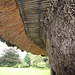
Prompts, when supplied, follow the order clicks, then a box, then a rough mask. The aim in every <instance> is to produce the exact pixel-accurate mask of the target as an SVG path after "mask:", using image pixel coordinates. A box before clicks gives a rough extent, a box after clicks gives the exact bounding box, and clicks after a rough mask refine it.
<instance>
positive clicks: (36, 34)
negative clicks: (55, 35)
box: [17, 0, 50, 50]
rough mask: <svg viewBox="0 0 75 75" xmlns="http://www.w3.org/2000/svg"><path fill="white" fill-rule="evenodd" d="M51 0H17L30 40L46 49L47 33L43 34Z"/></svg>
mask: <svg viewBox="0 0 75 75" xmlns="http://www.w3.org/2000/svg"><path fill="white" fill-rule="evenodd" d="M49 1H50V0H17V4H18V6H19V9H20V13H21V17H22V20H23V23H24V26H25V31H26V34H27V36H28V38H29V39H30V40H32V41H33V42H34V43H35V44H37V45H39V46H40V47H41V48H42V49H44V50H45V49H46V42H45V40H46V38H45V37H46V34H44V36H43V35H42V34H43V32H44V31H45V30H44V31H43V27H44V16H45V12H46V7H48V3H49Z"/></svg>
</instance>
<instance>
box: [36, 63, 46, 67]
mask: <svg viewBox="0 0 75 75" xmlns="http://www.w3.org/2000/svg"><path fill="white" fill-rule="evenodd" d="M37 67H38V68H46V63H45V62H40V63H38V64H37Z"/></svg>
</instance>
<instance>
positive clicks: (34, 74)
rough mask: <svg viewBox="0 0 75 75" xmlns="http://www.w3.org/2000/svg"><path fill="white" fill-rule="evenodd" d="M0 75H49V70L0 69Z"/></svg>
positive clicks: (31, 68)
mask: <svg viewBox="0 0 75 75" xmlns="http://www.w3.org/2000/svg"><path fill="white" fill-rule="evenodd" d="M0 75H50V69H39V68H33V67H30V68H12V67H0Z"/></svg>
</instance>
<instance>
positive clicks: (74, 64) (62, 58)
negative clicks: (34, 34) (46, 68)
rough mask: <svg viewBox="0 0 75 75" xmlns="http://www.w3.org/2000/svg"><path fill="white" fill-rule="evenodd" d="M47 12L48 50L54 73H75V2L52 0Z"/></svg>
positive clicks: (69, 74)
mask: <svg viewBox="0 0 75 75" xmlns="http://www.w3.org/2000/svg"><path fill="white" fill-rule="evenodd" d="M49 5H50V6H49V7H48V8H47V12H46V19H45V24H46V25H47V52H48V56H49V58H50V66H51V73H52V75H75V23H74V20H75V2H74V0H58V1H57V0H52V1H51V2H50V3H49Z"/></svg>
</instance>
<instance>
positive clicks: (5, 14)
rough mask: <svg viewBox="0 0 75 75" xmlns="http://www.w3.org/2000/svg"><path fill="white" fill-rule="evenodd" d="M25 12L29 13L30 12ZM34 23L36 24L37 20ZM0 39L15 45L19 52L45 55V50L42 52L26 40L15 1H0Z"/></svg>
mask: <svg viewBox="0 0 75 75" xmlns="http://www.w3.org/2000/svg"><path fill="white" fill-rule="evenodd" d="M26 6H27V5H26ZM26 6H25V8H26ZM33 6H34V5H33ZM26 9H28V8H26ZM30 9H31V8H30ZM30 9H28V10H30ZM32 11H33V10H32ZM32 11H31V12H32ZM27 12H28V13H30V11H27ZM27 12H26V13H27ZM33 13H34V12H32V13H31V14H33ZM33 16H34V15H33ZM34 17H35V18H32V19H34V20H35V19H36V18H37V17H36V16H34ZM25 18H26V17H25ZM29 18H30V17H29ZM29 21H30V20H29ZM27 22H28V21H27ZM30 22H31V21H30ZM35 22H37V20H36V21H35ZM32 26H34V25H32ZM31 32H32V31H31ZM33 32H34V31H33ZM35 32H36V31H35ZM33 35H34V34H33ZM0 37H1V38H2V39H4V40H6V41H7V42H10V43H11V44H13V45H16V46H17V47H19V48H20V49H21V50H26V51H28V52H31V53H33V54H42V55H47V52H46V50H42V49H41V48H40V47H39V46H37V45H35V44H34V43H33V42H31V41H30V40H29V39H28V38H27V36H26V34H25V30H24V24H23V22H22V19H21V17H20V13H19V9H18V6H17V4H16V2H15V0H0ZM38 38H39V37H38Z"/></svg>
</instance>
